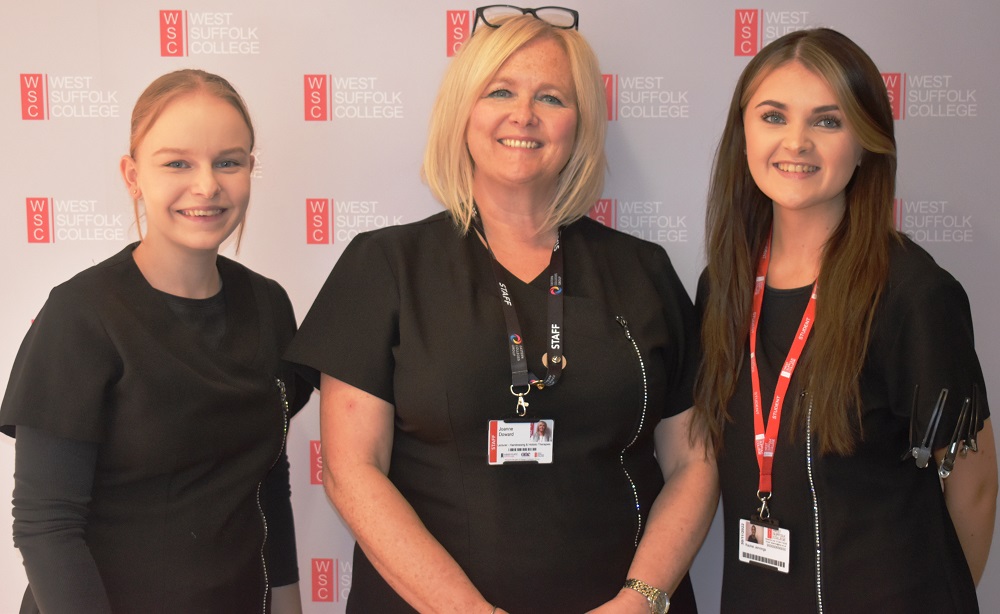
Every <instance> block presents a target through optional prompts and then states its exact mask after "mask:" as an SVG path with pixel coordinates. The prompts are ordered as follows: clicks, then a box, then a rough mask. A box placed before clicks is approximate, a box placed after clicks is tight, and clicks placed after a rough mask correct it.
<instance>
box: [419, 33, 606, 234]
mask: <svg viewBox="0 0 1000 614" xmlns="http://www.w3.org/2000/svg"><path fill="white" fill-rule="evenodd" d="M543 38H549V39H552V40H554V41H556V42H557V43H559V45H560V46H561V47H562V48H563V50H565V52H566V56H567V57H568V58H569V64H570V70H571V71H572V79H573V85H574V87H575V89H576V101H577V125H576V139H575V141H574V145H573V152H572V154H571V155H570V158H569V161H568V162H567V163H566V166H565V167H564V168H563V169H562V171H561V173H560V176H559V181H558V184H557V187H556V194H555V198H554V199H553V200H552V202H551V203H550V204H549V205H548V209H547V211H546V218H545V229H552V228H555V227H557V226H561V225H565V224H569V223H570V222H573V221H575V220H577V219H579V218H581V217H583V216H584V215H586V214H587V212H588V211H589V210H590V208H591V206H592V205H593V204H594V202H596V201H597V199H598V198H599V197H600V195H601V190H602V189H603V187H604V172H605V169H606V167H607V161H606V158H605V155H604V135H605V133H606V131H607V102H606V100H605V94H604V83H603V78H602V76H601V69H600V67H599V66H598V63H597V57H596V56H595V55H594V52H593V50H592V49H591V48H590V45H588V44H587V41H586V40H584V38H583V37H582V36H581V35H580V33H579V32H576V31H575V30H565V29H559V28H553V27H552V26H550V25H549V24H548V23H546V22H544V21H542V20H541V19H537V18H535V17H533V16H531V15H519V16H517V17H513V18H510V19H508V20H506V21H504V22H503V24H502V25H501V26H500V27H499V28H491V27H483V28H481V29H479V30H477V31H476V33H475V35H473V37H472V38H471V39H470V40H469V41H468V42H467V43H465V45H463V46H462V48H461V49H460V50H459V52H458V54H457V55H456V56H455V58H454V59H453V60H452V62H451V64H450V65H449V66H448V70H447V72H445V76H444V80H443V81H442V83H441V89H440V90H439V91H438V96H437V101H436V102H435V103H434V110H433V113H432V114H431V122H430V134H429V137H428V140H427V149H426V151H425V153H424V164H423V169H422V171H421V174H422V176H423V180H424V181H425V182H426V183H427V185H428V187H429V188H430V190H431V192H432V193H433V194H434V197H435V198H437V199H438V200H439V201H440V202H441V204H443V205H444V207H445V208H446V209H447V210H448V211H449V212H450V213H451V215H452V218H453V219H454V221H455V223H456V224H457V225H458V227H459V228H460V229H461V230H462V232H463V233H465V232H468V230H469V225H470V223H471V222H472V216H473V211H474V206H475V205H474V202H473V194H472V184H473V175H474V174H475V170H476V169H475V162H474V161H473V159H472V156H471V155H470V154H469V149H468V147H467V144H466V131H467V129H468V126H469V117H470V116H471V115H472V108H473V107H474V106H475V104H476V102H477V101H478V100H479V99H480V97H481V96H482V95H483V90H484V89H485V88H486V86H487V85H488V83H489V82H490V80H492V79H493V77H494V75H496V73H497V71H498V70H499V69H500V66H501V65H503V63H504V62H506V61H507V59H508V58H509V57H510V56H511V55H513V54H514V53H515V52H517V51H518V50H519V49H521V48H522V47H524V46H525V45H527V44H528V43H530V42H533V41H536V40H539V39H543Z"/></svg>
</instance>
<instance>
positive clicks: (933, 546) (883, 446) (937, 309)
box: [698, 240, 988, 613]
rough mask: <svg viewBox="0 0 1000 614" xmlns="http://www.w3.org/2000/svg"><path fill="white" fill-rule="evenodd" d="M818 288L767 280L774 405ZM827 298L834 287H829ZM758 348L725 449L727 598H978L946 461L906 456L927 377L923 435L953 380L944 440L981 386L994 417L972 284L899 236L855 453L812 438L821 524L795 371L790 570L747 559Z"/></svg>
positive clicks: (784, 603)
mask: <svg viewBox="0 0 1000 614" xmlns="http://www.w3.org/2000/svg"><path fill="white" fill-rule="evenodd" d="M704 282H705V279H704V277H703V279H702V284H701V285H700V286H699V295H698V296H699V304H701V303H702V301H703V300H704V298H705V296H704V293H705V292H706V288H705V286H704ZM809 293H810V288H809V287H806V288H801V289H798V290H773V289H766V290H765V294H764V302H763V307H762V312H761V322H760V326H759V332H758V334H759V339H758V345H757V360H758V368H759V370H760V382H761V396H762V400H761V403H762V405H763V406H764V407H768V406H769V405H770V403H771V400H772V398H773V394H774V386H775V382H776V379H777V374H778V372H779V371H780V369H781V366H782V363H783V361H784V359H785V356H786V355H787V353H788V349H789V347H790V346H791V342H792V338H793V337H794V335H795V332H796V329H797V326H798V324H799V320H800V318H801V317H802V313H803V311H804V310H805V307H806V304H807V303H808V301H809ZM818 300H820V301H822V300H823V299H822V292H821V293H820V296H819V299H818ZM806 351H807V352H808V345H807V346H806ZM746 354H747V356H746V357H745V360H744V364H743V367H742V370H741V372H740V379H739V383H738V388H737V393H736V397H735V398H734V399H733V400H732V402H731V403H730V406H729V413H730V416H731V417H732V418H733V422H730V423H727V424H726V427H725V432H724V443H723V446H724V449H723V451H722V453H721V454H720V455H719V473H720V480H721V487H722V501H723V508H724V510H725V519H724V526H725V529H724V530H725V562H724V574H723V588H722V611H723V612H740V613H744V612H762V613H763V612H816V611H818V597H817V580H818V581H819V583H820V586H821V590H822V601H823V611H824V612H830V613H838V612H844V613H853V612H913V611H921V612H975V611H978V607H977V605H976V592H975V586H974V585H973V581H972V577H971V574H970V572H969V568H968V565H967V563H966V561H965V557H964V554H963V552H962V548H961V544H960V543H959V541H958V537H957V535H956V533H955V529H954V526H953V525H952V522H951V518H950V517H949V515H948V510H947V508H946V507H945V502H944V496H943V494H942V492H941V487H940V485H939V480H938V476H937V471H936V465H935V463H934V461H933V460H931V462H930V464H929V465H928V467H927V468H925V469H918V468H917V467H916V464H915V462H914V460H913V458H912V457H908V458H907V459H906V460H903V461H901V460H900V457H901V456H902V455H903V453H904V452H905V451H906V450H908V449H909V447H910V444H909V429H910V415H911V408H912V399H913V393H914V386H915V385H917V384H919V386H920V393H919V399H920V403H919V417H918V420H917V428H916V432H917V433H918V434H920V436H922V434H923V433H924V431H925V428H926V425H927V422H928V420H929V418H930V415H931V413H932V410H933V407H934V404H935V402H936V400H937V396H938V393H939V392H940V390H941V388H948V389H949V396H948V402H947V406H946V409H945V412H944V415H943V417H942V418H941V422H940V426H939V428H938V431H937V437H936V439H935V441H934V444H933V445H932V449H939V448H942V447H945V446H947V445H948V443H949V439H950V437H951V435H952V432H953V430H954V427H955V423H956V422H957V419H958V414H959V411H960V409H961V406H962V403H963V400H964V399H965V398H966V397H967V396H969V395H970V394H971V391H972V387H973V386H977V387H978V390H979V400H980V404H979V405H980V410H979V411H980V422H979V423H978V424H977V426H976V429H977V430H978V429H980V428H981V427H982V420H984V419H985V418H986V417H987V416H988V407H987V402H986V391H985V388H984V385H983V375H982V370H981V368H980V366H979V360H978V358H977V356H976V352H975V348H974V345H973V334H972V316H971V313H970V309H969V301H968V298H967V297H966V294H965V291H964V290H963V289H962V287H961V285H960V284H959V283H958V282H957V281H956V280H955V279H954V278H953V277H952V276H951V275H949V274H948V273H947V272H946V271H944V270H943V269H941V268H940V267H939V266H938V265H937V264H935V262H934V261H933V259H932V258H931V257H930V255H928V254H927V252H925V251H924V250H923V249H921V248H920V247H918V246H917V245H916V244H914V243H912V242H911V241H909V240H906V241H905V243H904V245H902V246H899V245H894V246H893V250H892V253H891V260H890V271H889V278H888V284H887V286H886V289H885V292H884V294H883V297H882V300H881V303H880V305H879V307H878V310H877V312H876V315H875V321H874V326H873V330H872V339H871V343H870V345H869V348H868V357H867V360H866V366H865V368H864V370H863V372H862V376H861V381H860V384H861V396H862V403H863V406H864V407H863V418H862V429H863V440H862V441H861V442H860V444H859V445H858V447H857V449H856V451H855V452H854V453H853V454H852V455H850V456H848V457H841V456H834V455H827V456H820V455H819V454H818V452H816V448H815V438H814V439H813V442H812V444H813V446H814V447H813V448H812V451H813V457H812V471H813V483H814V485H815V490H816V505H817V507H818V516H819V519H818V525H817V520H816V518H815V515H814V511H813V498H812V495H811V493H810V481H809V474H808V467H809V459H808V458H807V445H806V444H807V441H806V436H805V430H804V428H798V429H795V428H794V427H795V425H794V421H793V419H792V417H791V416H792V405H791V404H792V403H793V402H795V401H796V400H797V394H795V395H793V394H792V392H791V391H795V390H797V389H798V388H797V379H796V378H797V376H793V379H792V383H791V387H790V393H789V396H788V399H789V402H788V404H786V407H785V412H784V413H783V416H782V417H783V419H782V421H781V425H780V433H779V437H778V444H777V449H776V452H775V456H774V467H773V471H774V473H773V496H772V500H771V502H770V503H771V505H770V509H771V514H772V516H773V517H774V518H776V519H777V520H778V521H779V522H780V524H781V527H782V528H785V529H788V530H789V531H790V533H791V552H790V564H789V568H790V571H789V573H787V574H784V573H779V572H775V571H771V570H768V569H763V568H760V567H755V566H752V565H749V564H747V563H742V562H740V561H739V560H738V553H737V552H738V541H739V520H740V519H741V518H743V519H747V518H749V517H750V515H751V514H753V513H754V511H755V509H756V507H757V500H756V497H755V492H756V489H757V478H758V468H757V461H756V457H755V455H754V444H753V441H754V430H753V429H754V427H753V408H752V404H751V395H750V388H751V386H750V375H749V372H750V366H749V350H747V351H746ZM793 429H794V430H793ZM958 471H961V467H960V468H959V469H958ZM817 526H818V530H819V551H820V555H819V571H818V572H817V555H816V551H817V545H816V528H817ZM817 574H818V575H817ZM748 595H754V596H755V598H754V599H747V596H748Z"/></svg>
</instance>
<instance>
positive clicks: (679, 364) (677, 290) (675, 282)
mask: <svg viewBox="0 0 1000 614" xmlns="http://www.w3.org/2000/svg"><path fill="white" fill-rule="evenodd" d="M655 253H656V269H655V275H656V277H655V281H656V289H657V292H658V293H659V295H660V297H661V300H662V301H663V304H662V309H663V318H664V320H665V321H666V323H667V330H668V334H669V336H670V341H671V346H670V350H671V352H672V353H673V356H671V357H670V358H671V360H672V361H674V364H675V369H674V374H673V377H672V378H670V379H669V380H668V381H669V383H670V392H669V394H668V396H667V402H666V405H665V406H664V412H663V416H662V417H663V418H668V417H670V416H675V415H677V414H679V413H681V412H683V411H684V410H686V409H688V408H690V407H691V406H692V405H694V380H695V377H696V375H697V374H698V361H699V360H700V359H701V339H700V335H699V328H698V320H697V318H696V317H695V312H694V306H693V305H692V303H691V297H690V296H689V295H688V293H687V290H686V289H685V288H684V284H683V283H681V280H680V278H679V277H678V276H677V272H676V271H675V270H674V267H673V265H672V264H671V263H670V257H669V256H668V255H667V252H666V251H665V250H664V249H663V248H662V247H660V246H656V252H655Z"/></svg>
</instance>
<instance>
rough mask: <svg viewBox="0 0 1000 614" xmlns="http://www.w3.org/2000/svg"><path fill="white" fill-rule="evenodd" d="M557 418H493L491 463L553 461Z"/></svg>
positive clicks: (490, 426) (491, 425) (490, 431)
mask: <svg viewBox="0 0 1000 614" xmlns="http://www.w3.org/2000/svg"><path fill="white" fill-rule="evenodd" d="M554 426H555V422H554V421H552V420H548V419H546V420H538V421H535V422H507V421H506V420H490V425H489V432H488V435H487V442H486V445H487V450H486V453H487V458H488V459H489V461H490V464H491V465H506V464H507V463H540V464H541V463H545V464H547V463H551V462H552V442H553V441H555V437H554V436H553V430H554Z"/></svg>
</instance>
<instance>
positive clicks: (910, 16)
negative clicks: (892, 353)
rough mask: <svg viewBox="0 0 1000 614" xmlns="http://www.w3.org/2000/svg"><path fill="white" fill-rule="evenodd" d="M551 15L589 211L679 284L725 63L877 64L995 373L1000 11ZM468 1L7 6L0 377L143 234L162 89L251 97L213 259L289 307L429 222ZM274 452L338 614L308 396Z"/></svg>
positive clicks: (987, 602)
mask: <svg viewBox="0 0 1000 614" xmlns="http://www.w3.org/2000/svg"><path fill="white" fill-rule="evenodd" d="M565 2H567V3H568V6H570V7H571V8H575V9H578V10H579V11H580V31H581V32H582V33H583V34H584V35H585V36H586V37H587V38H588V39H589V41H590V42H591V44H592V45H593V47H594V49H595V50H596V51H597V54H598V57H599V58H600V61H601V67H602V71H603V73H604V75H605V77H604V78H605V84H606V87H607V92H608V100H609V102H610V106H609V111H608V122H609V131H608V145H607V146H608V153H609V160H610V169H609V174H608V181H607V183H606V187H605V192H604V194H603V197H602V198H601V200H600V201H599V202H597V203H595V207H594V210H593V212H592V215H593V216H594V217H595V218H597V219H599V220H600V221H602V222H603V223H605V224H607V225H609V226H614V227H616V228H618V229H619V230H622V231H624V232H627V233H629V234H633V235H635V236H639V237H642V238H645V239H648V240H650V241H654V242H657V243H660V244H662V245H663V246H664V247H665V248H666V249H667V251H668V253H669V254H670V256H671V258H672V259H673V261H674V264H675V266H676V267H677V269H678V271H679V273H680V275H681V278H682V279H683V281H684V282H685V284H686V285H687V288H688V290H689V291H690V292H692V293H693V292H694V287H695V282H696V280H697V276H698V274H699V272H700V270H701V268H702V267H703V264H704V250H703V246H702V239H703V234H704V233H703V220H704V202H705V193H706V186H707V183H708V175H709V168H710V165H711V161H712V155H713V152H714V148H715V145H716V141H717V139H718V136H719V134H720V132H721V130H722V127H723V122H724V118H725V112H726V108H727V105H728V103H729V100H730V97H731V94H732V88H733V86H734V84H735V81H736V78H737V76H738V75H739V73H740V71H741V70H742V69H743V67H744V66H745V65H746V63H747V61H748V59H749V58H750V57H751V56H753V55H754V54H755V53H756V52H757V51H758V50H759V49H760V48H761V47H762V46H763V45H765V44H767V43H768V42H770V41H771V40H774V39H775V38H777V37H778V36H781V35H782V34H785V33H787V32H790V31H793V30H797V29H801V28H807V27H812V26H828V27H832V28H835V29H838V30H841V31H842V32H844V33H845V34H847V35H848V36H850V37H851V38H853V39H854V40H855V41H857V42H858V43H859V44H860V45H861V46H862V47H863V48H864V49H866V50H867V51H868V52H869V53H870V54H871V56H872V57H873V58H874V59H875V62H876V63H877V64H878V66H879V68H880V69H881V71H882V73H883V75H884V78H885V82H886V87H887V88H888V90H889V92H890V94H891V96H892V100H893V105H894V111H895V113H896V119H897V123H896V131H897V138H898V143H899V152H900V155H899V161H900V164H899V168H900V170H899V182H898V194H897V200H896V224H897V226H898V228H899V229H901V230H902V231H904V232H906V233H907V234H909V235H910V236H911V237H913V239H914V240H916V241H917V242H918V243H919V244H921V245H922V246H924V247H925V248H926V249H927V250H928V251H930V252H931V254H933V255H934V257H935V258H937V259H938V261H939V262H941V263H942V264H943V266H945V267H946V268H948V269H949V270H950V271H952V273H953V274H954V275H955V276H956V277H957V278H958V279H959V280H960V281H961V282H962V283H963V284H964V286H965V288H966V290H967V291H968V293H969V296H970V298H971V301H972V309H973V315H974V317H975V321H976V332H977V333H978V339H977V341H978V343H977V346H978V349H979V352H980V357H981V359H982V362H983V367H984V370H985V373H986V379H987V382H988V383H989V384H992V385H993V386H994V387H995V386H997V385H1000V384H998V382H1000V377H998V375H1000V329H998V328H997V327H991V326H988V323H989V320H988V316H989V313H990V311H991V309H992V305H993V303H995V302H997V301H998V300H1000V281H998V276H997V274H996V269H995V268H993V267H995V266H996V263H997V262H998V261H1000V237H998V233H1000V215H998V214H997V213H996V203H995V201H996V192H997V189H996V170H995V169H994V168H992V166H993V165H994V164H995V163H996V158H997V156H996V153H995V151H996V145H997V141H998V137H1000V112H998V108H997V102H998V101H1000V81H998V79H997V78H996V74H995V65H996V63H997V61H1000V37H998V35H997V26H998V25H1000V4H997V3H987V2H973V1H971V0H956V1H954V2H948V3H945V2H921V3H913V2H909V1H907V0H887V1H884V2H871V1H870V0H844V1H842V2H837V3H831V2H820V1H818V0H760V1H757V2H739V3H735V2H730V1H728V0H727V1H723V2H712V3H696V2H679V1H673V0H668V1H666V2H659V1H657V2H654V1H653V0H646V1H638V0H619V1H618V2H614V3H611V2H603V1H600V0H565ZM476 6H477V3H472V2H467V1H465V0H444V1H443V0H433V1H424V2H403V1H402V0H368V1H366V2H343V1H338V0H333V1H331V0H287V1H285V2H257V1H249V2H248V1H246V0H242V1H235V0H198V1H197V2H194V1H191V0H187V1H185V0H163V1H162V2H130V1H127V0H81V1H78V2H65V1H63V0H34V1H33V2H13V3H8V5H7V7H6V9H5V10H4V13H5V15H6V17H5V18H4V19H3V20H0V41H2V42H0V46H2V50H3V53H0V130H2V137H3V138H2V143H3V148H4V149H5V154H4V156H3V157H4V160H5V162H4V172H3V181H2V182H0V203H2V205H3V206H2V208H0V216H2V219H0V258H2V262H3V264H2V266H0V276H2V286H3V288H4V289H5V292H4V295H5V299H4V300H3V302H2V304H0V315H2V316H3V317H2V318H0V385H5V384H6V380H7V377H8V374H9V373H10V367H11V364H12V363H13V360H14V355H15V352H16V351H17V348H18V345H19V344H20V342H21V339H22V337H23V335H24V333H25V331H26V330H27V328H28V326H29V324H30V322H31V319H32V318H33V317H34V316H35V314H36V313H37V311H38V309H39V308H40V307H41V305H42V303H43V302H44V300H45V298H46V296H47V294H48V292H49V290H50V288H52V287H53V286H54V285H56V284H58V283H60V282H62V281H64V280H66V279H68V278H69V277H70V276H72V275H73V274H75V273H76V272H78V271H80V270H82V269H84V268H86V267H87V266H89V265H91V264H93V263H96V262H99V261H101V260H103V259H105V258H107V257H108V256H110V255H112V254H114V253H116V252H117V251H119V250H120V249H121V248H122V247H123V246H124V245H125V244H127V243H129V242H131V241H134V240H136V238H137V234H136V229H135V227H134V222H133V219H132V213H131V201H130V199H129V196H128V194H127V193H126V190H125V188H124V186H123V184H122V181H121V178H120V176H119V172H118V161H119V158H120V156H121V155H122V154H124V153H126V152H127V149H128V132H129V127H128V124H129V116H130V113H131V109H132V105H133V104H134V102H135V100H136V98H137V97H138V95H139V93H140V92H141V91H142V90H143V89H144V88H145V86H146V85H147V84H148V83H149V82H150V81H152V80H153V79H154V78H155V77H157V76H159V75H161V74H163V73H165V72H169V71H172V70H175V69H178V68H188V67H192V68H203V69H206V70H209V71H212V72H217V73H219V74H222V75H223V76H225V77H227V78H228V79H229V80H230V81H232V83H233V84H234V85H235V86H236V87H237V89H239V90H240V92H241V93H242V94H243V95H244V97H245V98H246V100H247V102H248V104H249V106H250V111H251V114H252V116H253V120H254V122H255V125H256V130H257V148H256V151H255V154H256V156H257V165H256V167H255V169H254V171H253V189H252V197H251V205H250V212H249V218H248V222H247V227H246V233H245V235H244V237H243V243H242V248H241V251H240V253H239V254H238V255H236V254H234V253H233V250H232V249H229V250H227V251H226V253H227V255H230V256H231V257H235V258H237V259H238V260H240V261H241V262H243V263H245V264H246V265H247V266H249V267H250V268H252V269H254V270H256V271H258V272H260V273H262V274H264V275H266V276H268V277H271V278H274V279H276V280H278V281H279V282H280V283H281V284H282V285H284V287H285V288H286V289H287V290H288V293H289V295H290V296H291V298H292V301H293V303H294V305H295V309H296V313H297V314H298V316H299V317H300V318H301V317H302V316H303V315H304V314H305V313H306V311H307V310H308V308H309V305H310V304H311V302H312V300H313V298H314V297H315V295H316V294H317V292H318V291H319V288H320V286H321V284H322V283H323V281H324V280H325V279H326V276H327V274H328V273H329V271H330V268H331V267H332V266H333V264H334V263H335V262H336V261H337V258H338V256H339V255H340V254H341V253H342V251H343V249H344V247H345V246H346V245H347V244H348V243H349V242H350V241H351V239H352V237H354V236H355V235H356V234H358V233H359V232H364V231H366V230H372V229H375V228H381V227H384V226H389V225H393V224H400V223H407V222H411V221H414V220H418V219H421V218H423V217H425V216H427V215H429V214H431V213H434V212H436V211H438V210H439V206H438V205H437V203H436V202H435V201H434V200H433V199H432V198H431V196H430V195H429V193H428V191H427V189H426V187H425V186H424V185H423V184H422V183H421V181H420V177H419V169H420V161H421V158H422V154H423V146H424V141H425V138H426V129H427V125H428V118H429V113H430V108H431V105H432V102H433V99H434V96H435V94H436V91H437V87H438V84H439V83H440V79H441V77H442V74H443V71H444V69H445V67H446V65H447V63H448V61H449V58H450V56H451V55H453V53H454V52H455V51H456V50H457V49H458V48H460V47H461V45H462V43H463V42H464V41H465V40H467V39H468V37H469V35H470V31H471V25H472V24H471V21H472V19H473V14H474V11H475V8H476ZM79 359H80V360H81V361H86V360H87V357H86V356H80V357H79ZM994 392H995V391H994ZM289 457H290V459H291V463H292V490H293V499H294V507H295V514H296V525H297V530H298V552H299V570H300V574H301V588H302V596H303V601H304V608H305V611H306V612H309V613H323V614H326V613H330V614H333V613H339V612H343V611H344V607H345V603H346V599H347V596H348V594H349V593H350V589H351V551H352V547H353V541H352V539H351V537H350V534H349V533H348V531H347V530H346V529H345V527H344V525H343V523H342V522H341V521H340V519H339V518H338V516H337V514H336V512H335V511H334V510H333V509H332V507H331V506H330V504H329V503H328V502H327V500H326V496H325V495H324V492H323V488H322V486H321V485H320V472H321V461H320V454H319V431H318V401H317V400H316V398H314V399H313V401H311V402H310V404H309V405H308V406H307V407H306V408H305V409H304V410H303V412H302V413H301V414H300V415H299V416H298V417H297V418H296V419H295V420H294V421H293V423H292V426H291V431H290V435H289ZM13 467H14V445H13V441H12V440H10V439H8V438H2V439H0V493H10V492H11V490H12V488H13V478H12V474H13ZM6 497H7V495H6V494H3V496H2V497H0V499H3V500H4V501H9V499H7V498H6ZM2 507H3V508H4V509H3V511H2V512H0V534H2V537H0V578H3V580H2V585H3V588H4V589H5V590H3V591H0V612H15V611H16V610H17V605H18V603H19V600H20V595H21V592H22V588H23V586H24V583H25V580H24V572H23V568H22V566H21V560H20V556H19V555H18V552H17V551H16V550H15V549H14V547H13V544H12V542H11V538H10V529H9V527H10V510H9V506H8V505H6V504H4V505H3V506H2ZM859 513H860V514H862V517H863V513H864V510H859ZM914 538H915V539H919V536H914ZM721 544H722V536H721V534H720V532H719V530H718V523H716V526H714V527H713V530H712V533H711V534H710V536H709V539H708V541H707V542H706V545H705V548H704V549H703V551H702V553H701V554H700V555H699V557H698V560H697V561H696V564H695V568H694V570H693V576H694V580H695V584H696V589H697V590H698V597H699V600H700V602H701V604H702V607H703V609H704V611H706V612H713V611H717V610H718V603H719V601H718V593H719V588H720V583H721V579H720V576H721V556H722V555H721V547H722V546H721ZM996 550H998V548H997V547H994V555H993V560H992V562H991V564H990V566H989V567H988V569H987V571H986V577H985V578H984V579H983V581H982V584H981V586H982V588H981V589H980V598H981V601H982V603H983V606H984V610H985V611H997V610H1000V561H998V559H1000V552H996ZM938 563H939V562H938V561H914V564H926V565H935V564H938Z"/></svg>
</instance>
